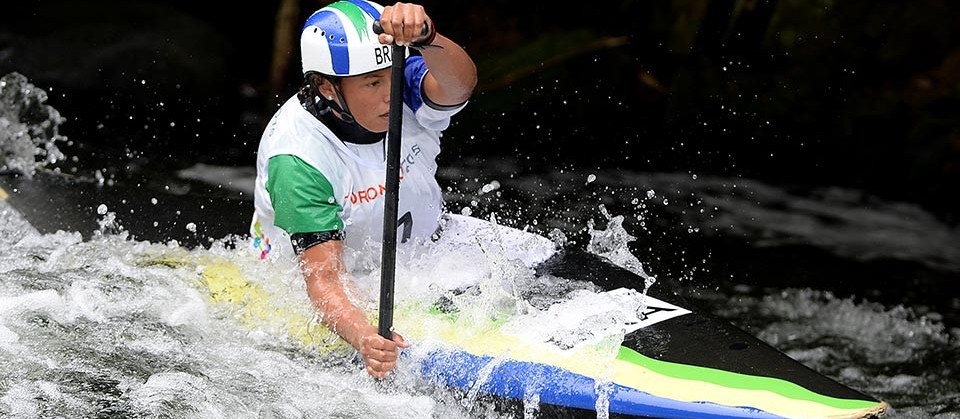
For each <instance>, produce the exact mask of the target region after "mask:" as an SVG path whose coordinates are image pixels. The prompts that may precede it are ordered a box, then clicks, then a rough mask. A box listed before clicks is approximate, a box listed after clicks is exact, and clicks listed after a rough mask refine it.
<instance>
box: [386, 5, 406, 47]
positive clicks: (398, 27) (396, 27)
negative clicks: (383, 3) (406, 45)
mask: <svg viewBox="0 0 960 419" xmlns="http://www.w3.org/2000/svg"><path fill="white" fill-rule="evenodd" d="M384 20H386V24H384ZM380 24H381V25H382V26H383V31H384V32H385V33H387V34H390V35H393V39H394V41H396V42H398V43H399V42H403V13H402V11H400V10H397V8H396V7H395V8H394V11H393V13H391V14H390V15H389V16H386V17H384V16H383V15H380ZM387 28H389V29H387Z"/></svg>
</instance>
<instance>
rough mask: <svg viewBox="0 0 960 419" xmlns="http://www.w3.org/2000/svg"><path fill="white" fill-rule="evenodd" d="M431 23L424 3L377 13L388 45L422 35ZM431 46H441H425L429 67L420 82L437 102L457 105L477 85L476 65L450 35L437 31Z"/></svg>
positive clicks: (468, 96)
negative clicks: (422, 31) (419, 31)
mask: <svg viewBox="0 0 960 419" xmlns="http://www.w3.org/2000/svg"><path fill="white" fill-rule="evenodd" d="M424 23H427V24H428V25H429V26H430V27H433V22H432V21H431V20H430V17H429V16H427V14H426V12H425V11H424V9H423V6H420V5H417V4H410V3H397V4H395V5H393V6H387V7H385V8H384V9H383V13H382V14H381V15H380V25H381V26H382V27H383V29H384V33H383V34H381V35H380V42H381V43H384V44H390V43H392V42H393V41H394V40H396V41H397V43H398V44H400V45H407V44H409V43H411V42H416V41H419V40H420V39H421V38H423V35H422V34H420V33H418V32H417V30H415V29H413V28H416V29H419V28H421V27H423V24H424ZM432 45H437V46H440V47H442V48H426V49H424V50H423V60H424V62H426V64H427V68H428V69H429V70H430V71H429V72H428V73H427V75H426V77H425V78H424V81H423V89H424V93H425V94H426V96H427V97H428V98H430V100H431V101H433V102H434V103H436V104H438V105H446V106H449V105H459V104H461V103H463V102H465V101H466V100H467V99H469V98H470V95H471V94H472V93H473V89H474V88H475V87H476V85H477V67H476V65H475V64H474V63H473V59H471V58H470V55H468V54H467V52H466V51H464V50H463V48H462V47H461V46H460V45H458V44H457V43H456V42H453V41H452V40H450V39H449V38H447V37H445V36H443V35H440V34H437V35H436V38H434V40H433V43H432Z"/></svg>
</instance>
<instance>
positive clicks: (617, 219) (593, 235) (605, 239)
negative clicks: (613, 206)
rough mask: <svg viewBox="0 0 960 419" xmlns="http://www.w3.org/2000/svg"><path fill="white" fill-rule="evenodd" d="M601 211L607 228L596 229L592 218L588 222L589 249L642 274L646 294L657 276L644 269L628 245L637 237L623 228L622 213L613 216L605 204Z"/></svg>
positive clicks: (601, 206) (618, 264)
mask: <svg viewBox="0 0 960 419" xmlns="http://www.w3.org/2000/svg"><path fill="white" fill-rule="evenodd" d="M600 212H601V213H602V214H603V216H604V217H605V218H606V219H607V228H606V230H596V229H594V222H593V220H592V219H591V220H590V221H588V222H587V227H588V229H587V230H588V232H589V233H590V242H589V243H588V244H587V251H588V252H590V253H593V254H595V255H597V256H601V257H603V258H605V259H607V260H609V261H611V262H613V263H614V264H616V265H617V266H620V267H622V268H624V269H626V270H628V271H630V272H633V273H635V274H637V275H640V277H642V278H643V282H644V284H643V293H644V295H646V293H647V291H648V290H649V289H650V287H651V286H653V284H654V283H656V282H657V278H655V277H653V276H651V275H650V274H648V273H647V272H646V271H645V270H644V269H643V264H642V263H640V261H639V260H638V259H637V257H636V256H634V255H633V253H631V252H630V247H629V246H628V245H629V244H630V242H632V241H634V240H636V237H634V236H632V235H630V233H628V232H627V230H626V229H625V228H623V216H622V215H617V216H611V215H610V213H609V212H608V211H607V208H606V207H605V206H604V205H600Z"/></svg>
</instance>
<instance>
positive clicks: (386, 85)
mask: <svg viewBox="0 0 960 419" xmlns="http://www.w3.org/2000/svg"><path fill="white" fill-rule="evenodd" d="M390 90H391V89H390V77H387V78H386V80H384V83H383V90H382V91H381V92H380V94H381V95H382V99H383V101H384V102H387V103H390Z"/></svg>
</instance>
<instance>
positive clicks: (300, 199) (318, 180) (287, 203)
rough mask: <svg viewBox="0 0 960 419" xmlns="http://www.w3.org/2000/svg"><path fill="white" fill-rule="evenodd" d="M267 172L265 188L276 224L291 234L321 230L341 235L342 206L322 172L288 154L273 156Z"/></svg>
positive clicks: (268, 163) (292, 235)
mask: <svg viewBox="0 0 960 419" xmlns="http://www.w3.org/2000/svg"><path fill="white" fill-rule="evenodd" d="M267 173H268V174H267V183H266V189H267V193H268V194H269V195H270V202H271V204H272V206H273V211H274V221H273V223H274V225H276V226H277V227H279V228H281V229H283V231H286V232H287V234H289V235H290V236H291V237H294V236H300V235H302V234H304V233H318V232H331V233H335V234H342V231H343V220H341V219H340V211H341V210H342V209H343V207H342V206H341V205H340V204H339V203H338V202H337V200H336V197H334V192H333V186H332V185H331V184H330V181H328V180H327V178H326V177H325V176H324V175H323V173H320V171H319V170H317V169H316V168H314V167H313V166H311V165H310V164H308V163H307V162H305V161H303V160H301V159H300V158H299V157H296V156H293V155H289V154H281V155H277V156H273V157H271V158H270V160H269V161H268V162H267Z"/></svg>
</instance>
